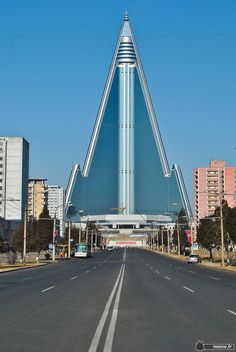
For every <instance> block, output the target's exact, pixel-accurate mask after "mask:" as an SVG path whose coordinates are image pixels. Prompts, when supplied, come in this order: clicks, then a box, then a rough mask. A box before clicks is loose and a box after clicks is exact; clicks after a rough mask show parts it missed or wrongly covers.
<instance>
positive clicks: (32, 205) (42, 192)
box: [28, 178, 48, 220]
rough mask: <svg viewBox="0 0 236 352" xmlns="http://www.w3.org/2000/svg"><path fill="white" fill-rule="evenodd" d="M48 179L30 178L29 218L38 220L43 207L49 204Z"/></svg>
mask: <svg viewBox="0 0 236 352" xmlns="http://www.w3.org/2000/svg"><path fill="white" fill-rule="evenodd" d="M46 182H47V179H46V178H29V184H28V218H29V219H36V220H38V218H39V215H40V214H41V213H42V211H43V207H44V206H45V205H47V204H48V202H47V199H48V193H47V192H48V185H47V183H46Z"/></svg>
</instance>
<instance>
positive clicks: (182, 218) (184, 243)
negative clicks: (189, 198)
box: [173, 209, 190, 252]
mask: <svg viewBox="0 0 236 352" xmlns="http://www.w3.org/2000/svg"><path fill="white" fill-rule="evenodd" d="M177 227H178V228H179V240H180V252H185V248H186V247H190V244H189V242H188V240H187V238H186V233H185V231H186V230H189V229H190V227H189V224H188V218H187V216H186V213H185V210H184V209H181V210H180V212H179V214H178V218H177V222H176V225H175V227H174V232H173V243H174V245H175V246H177V245H178V231H177Z"/></svg>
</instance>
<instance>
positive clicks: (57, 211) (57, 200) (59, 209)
mask: <svg viewBox="0 0 236 352" xmlns="http://www.w3.org/2000/svg"><path fill="white" fill-rule="evenodd" d="M64 205H65V192H64V189H63V188H62V187H60V186H50V185H49V186H48V210H49V215H50V216H51V217H52V218H54V216H56V219H58V220H59V223H60V225H59V228H58V230H59V235H60V237H62V236H63V234H64V231H65V221H64V220H65V217H64V215H65V208H64Z"/></svg>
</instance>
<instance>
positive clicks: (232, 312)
mask: <svg viewBox="0 0 236 352" xmlns="http://www.w3.org/2000/svg"><path fill="white" fill-rule="evenodd" d="M227 312H229V313H231V314H233V315H236V312H234V311H233V310H230V309H228V310H227Z"/></svg>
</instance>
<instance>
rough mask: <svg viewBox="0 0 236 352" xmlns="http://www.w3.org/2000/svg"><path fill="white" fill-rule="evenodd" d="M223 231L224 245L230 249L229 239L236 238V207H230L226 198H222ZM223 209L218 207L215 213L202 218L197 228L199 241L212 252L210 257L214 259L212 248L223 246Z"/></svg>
mask: <svg viewBox="0 0 236 352" xmlns="http://www.w3.org/2000/svg"><path fill="white" fill-rule="evenodd" d="M222 215H223V231H224V245H225V247H226V249H227V250H228V244H229V243H228V241H229V239H230V240H231V241H234V242H235V240H236V238H235V237H236V208H230V207H229V206H228V203H227V202H226V200H224V199H223V200H222ZM220 217H221V211H220V207H217V208H216V209H215V211H214V214H213V215H211V216H208V217H205V218H203V219H201V221H200V225H199V227H198V229H197V241H198V243H200V244H201V245H202V246H203V247H204V248H206V249H207V250H208V251H209V253H210V259H213V256H212V249H213V248H214V247H220V246H221V226H220V222H221V221H220Z"/></svg>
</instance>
